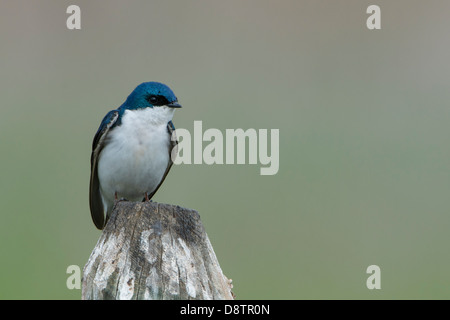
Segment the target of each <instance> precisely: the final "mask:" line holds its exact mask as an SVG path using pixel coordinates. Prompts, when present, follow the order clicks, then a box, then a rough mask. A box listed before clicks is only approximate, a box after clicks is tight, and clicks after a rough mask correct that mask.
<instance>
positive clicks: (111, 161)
mask: <svg viewBox="0 0 450 320" xmlns="http://www.w3.org/2000/svg"><path fill="white" fill-rule="evenodd" d="M163 108H164V107H160V108H147V109H139V110H126V111H125V112H124V114H123V115H122V123H121V125H120V126H117V127H115V128H113V129H112V130H111V131H110V132H109V133H108V141H107V142H106V145H105V147H104V148H103V150H102V151H101V153H100V156H99V162H98V177H99V181H100V191H101V194H102V197H103V202H104V204H105V206H106V209H110V208H111V205H112V203H113V202H114V194H115V192H117V195H118V197H119V198H126V199H127V200H130V201H139V200H142V199H143V198H144V193H145V192H147V193H151V192H152V191H154V190H155V188H156V187H157V186H158V185H159V182H160V181H161V179H162V177H163V175H164V172H165V171H166V168H167V165H168V162H169V148H170V136H169V134H168V132H167V122H168V121H170V120H171V118H172V114H173V112H171V113H170V114H168V113H169V112H170V110H167V109H165V108H164V109H163Z"/></svg>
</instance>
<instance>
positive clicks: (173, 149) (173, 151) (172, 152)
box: [148, 121, 178, 199]
mask: <svg viewBox="0 0 450 320" xmlns="http://www.w3.org/2000/svg"><path fill="white" fill-rule="evenodd" d="M167 132H168V134H169V139H170V148H169V162H168V163H167V168H166V171H165V172H164V175H163V177H162V179H161V181H160V182H159V184H158V186H157V187H156V188H155V190H154V191H153V192H152V193H150V194H149V195H148V198H149V199H151V198H152V197H153V196H154V194H155V193H156V191H158V189H159V187H160V186H161V185H162V183H163V182H164V179H166V176H167V174H168V173H169V170H170V168H171V167H172V164H173V160H175V157H176V156H177V153H178V139H177V136H176V135H175V126H174V125H173V122H172V121H169V122H168V123H167Z"/></svg>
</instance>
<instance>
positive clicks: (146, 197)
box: [142, 192, 153, 202]
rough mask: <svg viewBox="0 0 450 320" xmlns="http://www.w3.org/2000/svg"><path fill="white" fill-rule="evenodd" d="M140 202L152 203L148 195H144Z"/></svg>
mask: <svg viewBox="0 0 450 320" xmlns="http://www.w3.org/2000/svg"><path fill="white" fill-rule="evenodd" d="M142 202H153V201H152V200H151V199H150V198H149V197H148V193H147V192H146V193H144V199H143V200H142Z"/></svg>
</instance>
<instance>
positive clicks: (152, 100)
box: [148, 96, 158, 103]
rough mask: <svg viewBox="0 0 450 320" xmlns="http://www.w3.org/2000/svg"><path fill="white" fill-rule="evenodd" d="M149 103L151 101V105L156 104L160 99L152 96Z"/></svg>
mask: <svg viewBox="0 0 450 320" xmlns="http://www.w3.org/2000/svg"><path fill="white" fill-rule="evenodd" d="M148 101H150V103H156V102H158V97H156V96H150V97H148Z"/></svg>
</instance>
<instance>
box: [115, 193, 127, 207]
mask: <svg viewBox="0 0 450 320" xmlns="http://www.w3.org/2000/svg"><path fill="white" fill-rule="evenodd" d="M122 201H128V199H125V198H120V199H119V197H118V196H117V192H115V193H114V205H116V204H118V203H119V202H122Z"/></svg>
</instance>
